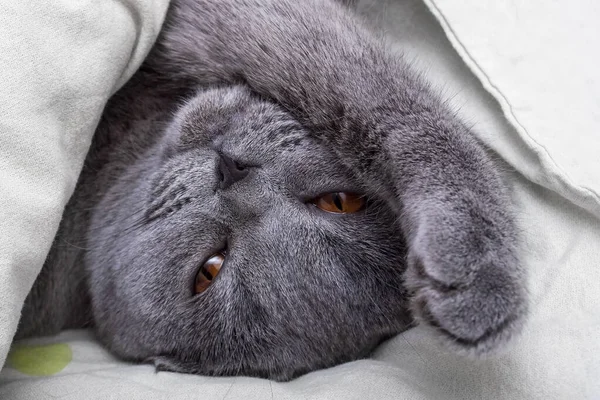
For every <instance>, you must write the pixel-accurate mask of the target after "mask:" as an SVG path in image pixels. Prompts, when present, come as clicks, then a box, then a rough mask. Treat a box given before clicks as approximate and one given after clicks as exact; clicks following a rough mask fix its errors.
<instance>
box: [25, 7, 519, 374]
mask: <svg viewBox="0 0 600 400" xmlns="http://www.w3.org/2000/svg"><path fill="white" fill-rule="evenodd" d="M218 152H222V153H225V154H227V155H228V157H230V158H231V159H232V160H235V161H236V162H238V163H240V164H243V165H244V166H246V167H247V168H249V169H250V173H249V174H248V176H247V177H245V178H243V179H241V180H239V181H237V182H235V183H232V184H231V185H227V187H219V184H218V173H217V171H216V170H217V167H216V166H217V165H218V161H219V156H218V155H217V153H218ZM331 191H355V192H361V193H365V194H366V195H367V196H368V197H369V198H370V201H369V204H368V206H367V208H366V210H364V211H363V212H360V213H357V214H351V215H332V214H327V213H324V212H321V211H319V210H317V209H316V208H314V207H313V206H311V205H310V204H309V203H307V200H309V199H310V198H312V197H315V196H317V195H319V194H322V193H327V192H331ZM510 209H511V208H510V199H509V196H508V192H507V189H506V187H505V185H504V184H503V183H502V181H501V179H500V176H499V174H498V172H497V171H496V170H495V168H494V166H493V165H492V163H491V161H490V160H489V158H488V157H487V156H486V154H485V152H484V150H483V148H482V147H481V146H480V145H479V144H478V143H477V141H476V140H475V139H474V138H473V137H472V136H471V134H470V132H469V131H468V129H467V128H466V127H465V126H464V125H463V124H462V123H461V122H460V121H458V120H457V119H456V118H455V117H454V115H453V113H452V112H451V111H450V110H448V109H447V108H446V107H445V105H444V103H443V102H442V101H440V100H438V98H437V97H436V96H435V95H434V94H433V93H432V91H431V90H430V89H429V88H428V86H427V84H426V83H425V82H424V81H423V80H422V79H420V78H419V77H418V76H417V75H416V74H415V73H414V72H412V71H410V70H409V68H408V67H407V65H406V64H405V63H404V62H403V60H402V59H399V58H397V57H394V56H392V55H390V54H389V53H388V52H386V50H385V48H384V46H383V45H382V44H381V43H380V41H379V40H377V39H375V37H374V36H373V35H372V34H371V33H370V32H369V31H367V30H366V29H365V28H364V27H363V26H362V25H361V24H360V23H359V22H358V21H357V20H356V19H355V17H353V16H352V14H351V13H349V12H348V11H347V10H346V9H344V8H343V7H342V6H340V5H339V4H337V3H334V2H331V1H330V0H305V1H297V0H174V1H173V2H172V6H171V9H170V11H169V14H168V17H167V22H166V25H165V28H164V30H163V33H162V35H161V37H160V38H159V40H158V43H157V45H156V46H155V48H154V50H153V52H152V53H151V54H150V56H149V57H148V60H147V62H146V63H145V65H144V66H143V67H142V69H141V70H140V71H139V72H138V73H137V74H136V75H135V76H134V78H133V79H132V80H131V81H130V82H129V83H128V84H127V85H126V86H125V87H124V88H123V89H122V90H121V91H120V92H119V93H118V94H117V95H115V96H114V97H113V98H112V99H111V101H110V103H109V104H108V106H107V108H106V111H105V114H104V116H103V119H102V121H101V123H100V125H99V127H98V130H97V133H96V136H95V139H94V143H93V145H92V149H91V150H90V154H89V155H88V158H87V160H86V165H85V168H84V171H83V173H82V175H81V178H80V182H79V185H78V188H77V190H76V193H75V195H74V196H73V198H72V199H71V201H70V203H69V205H68V207H67V211H66V213H65V217H64V220H63V222H62V225H61V228H60V231H59V234H58V235H57V238H56V240H55V243H54V246H53V248H52V251H51V254H50V256H49V258H48V260H47V262H46V265H45V266H44V269H43V271H42V273H41V274H40V277H39V278H38V280H37V281H36V283H35V285H34V288H33V289H32V292H31V294H30V295H29V297H28V300H27V303H26V307H25V310H24V313H23V317H22V321H21V324H20V329H19V334H18V336H19V337H24V336H31V335H34V334H52V333H55V332H57V331H59V330H60V329H65V328H72V327H81V326H87V325H92V326H94V327H95V330H96V332H97V335H98V337H99V339H100V340H101V341H102V342H103V343H104V344H105V345H106V346H107V347H108V348H109V349H111V350H112V351H113V352H114V353H115V354H117V355H119V356H120V357H122V358H124V359H128V360H133V361H140V362H153V363H154V364H155V365H156V367H157V369H158V370H170V371H180V372H188V373H200V374H207V375H235V374H245V375H254V376H263V377H269V378H273V379H278V380H286V379H290V378H292V377H294V376H297V375H299V374H302V373H305V372H307V371H310V370H313V369H317V368H323V367H327V366H331V365H334V364H337V363H340V362H344V361H347V360H352V359H356V358H360V357H364V356H366V355H367V354H368V353H369V352H370V351H371V350H372V349H373V348H374V347H375V346H376V345H377V344H378V343H379V342H381V341H382V340H384V339H385V338H387V337H389V336H391V335H393V334H396V333H398V332H401V331H402V330H404V329H407V328H408V327H409V326H410V324H411V315H412V316H414V318H415V319H416V320H417V321H420V322H422V323H425V324H427V325H428V326H431V327H432V331H433V332H435V334H436V335H438V336H439V337H440V338H441V340H442V341H443V342H445V343H446V344H447V345H449V346H450V347H451V348H454V349H456V350H458V351H461V352H464V353H468V354H475V355H483V354H487V353H489V352H490V351H493V350H494V349H496V348H498V347H499V346H500V345H501V344H503V343H504V342H506V341H507V340H508V339H510V338H511V337H512V336H514V334H515V333H517V332H518V331H519V329H520V327H521V325H522V321H523V316H524V314H525V310H526V298H525V290H524V287H525V280H524V275H525V274H524V272H523V269H522V267H521V265H520V263H519V258H518V251H517V250H518V249H517V236H516V229H515V226H514V222H513V217H512V215H511V211H510ZM224 247H226V248H227V261H226V264H225V266H224V267H223V270H222V272H221V273H220V274H219V275H218V277H217V279H216V280H215V281H214V283H213V284H212V286H211V287H210V288H209V289H208V290H207V291H206V292H204V293H202V294H200V295H196V296H194V295H193V293H192V284H193V279H194V276H195V274H196V271H197V270H198V268H199V266H200V265H201V264H202V262H203V260H205V259H206V258H207V257H208V256H209V255H210V254H212V253H213V252H215V251H217V250H219V249H222V248H224Z"/></svg>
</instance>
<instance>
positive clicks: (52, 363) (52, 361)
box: [7, 343, 73, 376]
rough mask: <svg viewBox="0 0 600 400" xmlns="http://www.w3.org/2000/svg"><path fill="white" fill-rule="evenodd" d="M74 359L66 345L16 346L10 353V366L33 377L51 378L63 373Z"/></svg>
mask: <svg viewBox="0 0 600 400" xmlns="http://www.w3.org/2000/svg"><path fill="white" fill-rule="evenodd" d="M72 359H73V352H72V351H71V348H70V347H69V345H67V344H65V343H57V344H48V345H43V346H26V345H16V346H15V347H13V348H12V349H11V351H10V353H8V357H7V361H8V366H9V367H11V368H14V369H16V370H17V371H19V372H21V373H23V374H27V375H32V376H49V375H54V374H57V373H59V372H60V371H62V370H63V369H64V368H65V367H66V366H67V365H68V364H69V363H70V362H71V360H72Z"/></svg>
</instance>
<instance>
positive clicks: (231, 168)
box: [217, 152, 250, 189]
mask: <svg viewBox="0 0 600 400" xmlns="http://www.w3.org/2000/svg"><path fill="white" fill-rule="evenodd" d="M249 172H250V169H249V168H248V167H246V166H244V165H241V164H240V163H238V162H236V161H235V160H233V159H232V158H231V157H229V156H227V155H226V154H223V153H221V152H219V162H218V165H217V177H218V179H219V187H220V188H221V189H227V188H228V187H229V186H231V185H233V184H234V183H236V182H238V181H241V180H242V179H244V178H245V177H246V176H248V173H249Z"/></svg>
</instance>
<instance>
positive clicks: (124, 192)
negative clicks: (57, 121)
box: [86, 87, 410, 380]
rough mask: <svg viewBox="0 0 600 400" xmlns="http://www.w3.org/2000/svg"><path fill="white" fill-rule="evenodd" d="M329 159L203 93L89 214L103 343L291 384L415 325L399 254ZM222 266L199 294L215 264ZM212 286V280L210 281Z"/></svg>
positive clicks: (173, 362)
mask: <svg viewBox="0 0 600 400" xmlns="http://www.w3.org/2000/svg"><path fill="white" fill-rule="evenodd" d="M337 192H343V193H356V194H363V190H362V188H361V187H360V186H359V185H357V183H356V182H355V181H354V180H353V178H352V176H350V175H349V174H348V172H347V170H346V168H344V166H343V165H341V163H340V162H339V160H338V158H337V157H336V155H335V154H333V153H332V152H330V151H329V150H327V149H326V148H325V147H324V146H322V145H321V144H320V143H319V142H318V141H316V140H315V139H313V138H312V137H311V136H310V135H309V134H308V132H307V131H305V130H304V129H303V128H302V127H301V126H300V125H299V124H298V123H297V122H296V121H295V120H294V119H292V118H291V117H290V116H289V115H288V114H287V113H286V112H284V111H283V110H282V109H280V108H278V106H276V105H274V104H271V103H268V102H266V101H263V100H261V99H259V98H256V97H255V96H254V95H252V94H251V93H249V92H248V91H247V90H246V89H244V88H242V87H234V88H228V89H213V90H208V91H205V92H201V93H199V94H197V95H196V96H195V97H194V98H193V99H191V100H190V101H189V102H188V103H187V104H185V105H183V106H182V107H181V108H180V109H179V110H178V111H177V113H176V115H175V117H174V119H173V122H172V123H171V124H170V125H169V126H168V128H167V129H166V130H165V132H164V135H163V137H162V138H161V140H160V142H159V143H158V144H157V145H155V146H154V147H153V148H152V149H151V151H149V152H148V153H146V154H145V155H144V156H143V157H140V158H139V160H138V162H137V163H136V164H135V165H133V166H131V167H129V168H127V169H126V170H125V171H123V173H122V175H121V176H120V177H119V179H118V180H117V183H115V184H114V186H113V187H112V188H111V189H110V190H109V191H108V193H107V195H106V196H105V197H104V198H103V199H102V200H101V201H100V203H99V204H98V206H97V207H96V209H95V210H94V212H93V217H92V223H91V227H90V230H89V234H88V236H89V237H88V244H89V248H90V251H89V252H88V254H87V259H86V266H87V268H88V272H89V277H90V279H89V281H90V291H91V296H92V304H93V312H94V321H95V324H96V328H97V331H98V335H99V337H100V338H101V340H102V341H104V342H105V343H106V344H107V346H109V348H110V349H112V351H114V352H116V353H117V354H119V355H120V356H122V357H124V358H127V359H132V360H137V361H144V360H147V361H153V362H154V363H155V365H156V366H157V368H159V369H163V370H171V371H179V372H188V373H200V374H206V375H233V374H236V375H238V374H245V375H254V376H263V377H269V378H273V379H279V380H285V379H290V378H292V377H294V376H296V375H298V374H301V373H304V372H307V371H309V370H312V369H316V368H322V367H327V366H331V365H333V364H337V363H340V362H344V361H347V360H351V359H355V358H359V357H362V356H365V355H366V354H368V352H369V351H370V350H372V349H373V347H374V346H376V345H377V344H378V343H379V342H380V341H381V340H383V339H385V338H387V337H389V336H390V335H393V334H395V333H398V332H400V331H402V330H404V329H406V327H407V326H408V324H409V323H410V319H409V317H408V315H407V312H406V311H405V310H406V304H405V301H406V294H405V291H404V289H403V285H402V274H403V270H404V257H405V251H404V248H403V244H402V243H403V242H402V239H401V238H402V236H401V233H400V230H399V228H398V227H397V226H396V224H395V216H394V215H393V213H392V212H391V211H390V210H389V209H388V208H387V207H386V206H385V205H384V204H383V203H382V202H380V201H378V200H377V199H376V198H370V199H369V200H368V201H367V202H366V205H365V206H364V208H360V207H359V208H357V209H356V210H353V211H356V212H349V213H334V212H327V211H324V210H323V209H321V208H319V207H318V206H317V205H315V203H314V202H313V201H312V200H314V199H318V198H320V197H321V196H323V195H325V194H328V193H337ZM215 254H221V255H223V257H224V262H223V264H222V266H221V268H220V270H219V271H218V274H215V273H214V270H213V275H216V276H211V278H213V279H212V281H208V282H206V279H205V282H204V283H206V285H205V286H204V287H203V290H201V291H199V290H197V286H196V285H195V282H197V281H196V279H197V277H198V274H199V272H201V270H202V266H203V265H204V264H205V263H206V261H207V260H208V259H210V258H211V256H213V255H215ZM204 278H206V277H205V276H204Z"/></svg>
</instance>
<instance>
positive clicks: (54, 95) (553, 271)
mask: <svg viewBox="0 0 600 400" xmlns="http://www.w3.org/2000/svg"><path fill="white" fill-rule="evenodd" d="M165 6H166V0H153V1H142V0H110V1H109V0H102V1H95V2H91V1H89V2H88V1H77V2H75V1H69V0H62V1H55V2H52V4H50V3H40V2H33V1H32V2H28V1H25V2H10V3H9V2H8V0H2V3H0V8H1V9H2V12H0V60H2V65H3V68H2V69H0V82H2V84H1V85H0V182H1V185H0V363H1V362H2V361H3V359H4V356H5V355H6V353H7V351H8V348H9V345H10V340H11V337H12V335H13V333H14V330H15V328H16V322H17V319H18V316H19V312H20V307H21V305H22V303H23V299H24V297H25V295H26V293H27V290H28V289H29V287H30V286H31V284H32V283H33V280H34V278H35V276H36V274H37V272H38V271H39V269H40V268H41V265H42V263H43V259H44V257H45V252H46V251H47V250H48V248H49V246H50V243H51V240H52V236H53V234H54V232H55V231H56V228H57V226H58V221H59V219H60V213H61V212H62V207H63V206H64V204H65V202H66V201H67V199H68V197H69V196H70V194H71V192H72V190H73V186H74V183H75V180H76V178H77V173H78V171H79V168H80V166H81V163H82V162H83V158H84V156H85V151H86V148H87V146H88V144H89V140H90V137H91V134H92V133H93V129H94V126H95V124H96V122H97V120H98V118H99V116H100V113H101V111H102V107H103V104H104V102H105V101H106V99H107V98H108V96H110V94H112V93H113V92H114V91H115V90H116V89H117V88H118V87H119V86H120V85H121V84H122V83H123V82H124V81H125V80H126V79H127V78H128V77H129V76H130V75H131V73H132V72H133V71H134V70H135V68H136V67H137V66H138V65H139V63H140V61H141V59H142V58H143V56H144V55H145V54H146V52H147V50H148V49H149V46H150V45H151V42H152V40H153V39H154V38H155V36H156V34H157V31H158V29H159V26H160V23H161V21H162V18H163V16H164V11H165ZM359 12H360V13H361V15H362V16H364V17H365V18H366V19H367V20H368V21H370V22H371V23H372V25H373V27H374V29H377V30H380V31H381V32H383V33H385V35H386V36H387V38H388V39H389V41H390V45H391V48H392V51H402V52H404V53H405V56H406V57H407V58H408V59H410V60H413V61H414V63H415V64H416V65H417V66H418V67H419V68H421V69H423V70H424V71H426V73H427V75H428V76H429V78H430V79H431V80H432V81H433V82H434V83H435V84H436V85H437V86H438V87H439V88H440V90H441V91H442V92H443V93H444V94H445V95H446V96H447V97H451V98H452V99H453V100H452V102H453V104H454V105H455V106H456V108H457V109H458V110H459V113H460V115H461V116H463V118H465V119H466V120H467V121H468V122H470V123H471V124H472V125H473V126H474V129H475V131H476V133H477V135H478V136H479V137H480V138H481V139H482V140H483V141H485V142H486V143H487V144H488V145H489V146H490V147H491V148H492V149H493V151H494V154H495V156H496V158H497V161H498V163H500V164H501V165H502V166H503V167H504V170H505V171H506V175H507V178H508V179H509V181H510V183H511V186H512V188H513V193H514V199H515V204H516V207H517V212H518V218H519V225H520V228H521V231H522V237H523V259H524V262H525V263H526V266H527V269H528V271H529V276H530V278H529V291H530V294H531V312H530V318H529V323H528V325H527V327H526V330H525V332H524V334H523V335H522V337H521V338H519V339H518V340H517V341H515V342H514V343H513V345H512V347H511V348H510V349H508V350H507V351H506V352H505V353H504V354H502V355H499V356H497V357H493V358H490V359H488V360H483V361H478V362H474V361H472V360H466V359H463V358H461V357H459V356H457V355H455V354H451V353H448V352H446V351H445V350H444V349H442V348H440V347H439V346H438V345H437V343H436V342H435V341H434V340H433V339H432V338H431V337H430V336H428V335H427V333H426V332H423V331H422V330H421V329H419V328H415V329H412V330H410V331H408V332H406V333H404V334H402V335H399V336H397V337H396V338H394V339H392V340H390V341H388V342H387V343H384V344H383V345H382V346H380V348H379V349H378V350H377V351H376V353H375V354H374V355H373V357H372V359H369V360H362V361H357V362H353V363H348V364H345V365H341V366H338V367H335V368H331V369H328V370H324V371H317V372H314V373H311V374H308V375H306V376H303V377H301V378H299V379H297V380H295V381H292V382H289V383H274V382H269V381H266V380H260V379H252V378H243V377H237V378H207V377H198V376H190V375H182V374H172V373H164V372H161V373H158V374H155V373H154V372H153V369H152V368H151V367H150V366H139V365H130V364H126V363H123V362H120V361H118V360H116V359H115V358H114V357H112V356H111V355H110V354H109V353H108V352H106V350H104V349H103V348H102V347H101V346H99V345H98V344H97V343H96V342H95V341H94V339H93V336H92V335H91V334H90V332H87V331H70V332H64V333H62V334H61V335H59V336H57V337H51V338H38V339H33V340H28V341H23V342H21V343H17V344H15V345H13V348H12V351H11V352H10V354H9V356H8V358H7V360H6V364H5V366H4V369H3V370H2V372H1V373H0V398H2V399H45V398H61V399H95V398H97V399H111V398H114V399H136V398H140V399H142V398H143V399H177V398H181V399H189V398H203V399H211V398H215V399H226V398H229V399H233V398H244V399H253V398H256V399H264V398H275V399H304V398H334V399H352V398H356V399H367V398H374V399H387V398H389V399H403V398H406V399H597V398H600V356H599V354H600V333H599V332H600V312H599V308H600V283H599V282H600V220H599V218H600V201H599V196H598V194H599V193H600V175H599V174H600V172H599V171H600V161H599V157H598V156H597V153H598V151H599V150H600V133H599V132H600V114H599V111H598V106H599V105H600V104H598V99H599V98H600V78H598V76H597V73H595V71H596V70H597V68H598V64H599V61H600V60H599V58H600V56H599V55H598V52H597V51H594V50H592V49H596V48H600V43H598V42H599V41H600V35H599V34H598V32H597V30H598V29H597V28H596V25H597V24H596V21H597V20H598V19H600V10H599V6H598V5H597V3H595V2H593V1H592V0H587V1H586V0H576V1H572V2H567V1H566V0H561V1H556V2H544V1H542V0H529V1H528V2H496V1H492V0H485V1H482V0H467V1H465V0H426V1H425V3H423V2H422V1H421V0H396V1H393V0H388V1H382V0H379V1H378V0H364V1H362V2H360V4H359ZM6 66H8V67H7V68H6Z"/></svg>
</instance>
